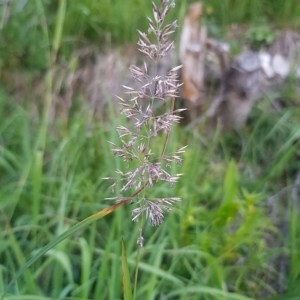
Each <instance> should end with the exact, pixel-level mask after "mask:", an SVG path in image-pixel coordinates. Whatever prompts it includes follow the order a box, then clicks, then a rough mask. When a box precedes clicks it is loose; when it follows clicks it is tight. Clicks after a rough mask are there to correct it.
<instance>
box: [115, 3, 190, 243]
mask: <svg viewBox="0 0 300 300" xmlns="http://www.w3.org/2000/svg"><path fill="white" fill-rule="evenodd" d="M174 6H175V2H174V1H172V0H161V1H160V5H159V6H158V5H156V4H155V3H154V2H152V10H153V17H152V18H150V17H149V18H148V21H149V29H148V31H147V32H141V31H138V33H139V40H138V43H137V45H138V49H139V51H140V52H142V53H143V54H144V55H145V61H144V63H143V65H142V66H136V65H131V66H130V68H129V72H130V74H131V76H132V78H133V80H134V82H135V84H134V85H135V87H131V86H123V87H124V91H125V95H126V96H127V97H124V98H122V97H118V99H119V102H120V106H121V113H122V114H123V115H124V116H125V118H126V120H127V123H126V125H124V126H123V125H122V126H118V127H117V128H116V130H117V133H118V136H119V142H117V143H116V144H114V143H112V145H113V153H114V155H115V156H117V157H120V158H121V159H122V160H123V161H125V162H126V165H127V167H128V169H127V170H118V171H117V172H116V177H117V178H118V180H116V181H115V183H114V185H113V186H117V185H118V186H120V192H121V194H123V193H128V192H132V193H133V195H134V197H131V196H130V197H129V198H130V200H131V203H132V204H133V205H134V208H133V210H132V220H133V221H139V220H141V219H142V217H143V216H144V217H145V218H146V219H147V220H148V221H149V223H150V224H151V225H153V226H157V225H159V224H161V223H162V222H163V220H164V214H165V212H168V211H170V210H171V208H172V205H173V204H174V203H175V202H177V201H179V200H180V199H179V198H178V197H168V198H152V197H150V196H149V195H150V194H151V193H150V192H151V189H153V188H155V185H156V184H159V183H163V184H169V185H171V186H173V185H174V184H175V183H176V182H177V180H178V179H179V177H180V175H181V174H172V172H171V166H172V165H173V164H174V163H176V164H181V162H182V158H181V156H182V153H183V152H184V148H185V147H182V148H181V149H178V150H177V151H175V152H172V153H168V152H167V144H168V140H169V135H170V132H171V130H172V128H173V127H174V125H175V124H177V123H179V122H180V117H179V116H178V113H179V112H180V111H181V110H175V108H174V107H175V105H174V104H175V99H176V98H177V97H178V90H179V87H180V85H181V83H180V82H179V80H178V70H179V69H180V68H181V66H176V67H174V68H172V69H171V70H169V71H168V72H167V74H164V75H158V74H151V72H150V71H149V69H150V63H151V64H152V65H151V67H152V69H154V70H157V69H158V68H157V67H158V64H159V63H160V61H161V59H163V58H164V57H165V56H166V55H168V54H169V52H170V51H171V50H172V49H173V48H174V42H173V41H170V40H169V37H170V36H171V35H172V33H174V31H175V29H176V27H177V22H176V21H175V22H172V23H169V24H165V17H166V15H167V14H168V12H169V11H170V9H171V8H173V7H174ZM157 102H158V103H161V102H162V103H165V104H166V105H165V107H167V110H166V111H164V112H163V113H156V110H155V108H154V107H155V106H156V103H157ZM162 136H163V142H161V140H162ZM159 143H160V144H161V147H157V146H158V145H159ZM141 240H142V237H141V236H140V237H139V241H141ZM139 243H140V244H142V243H141V242H139Z"/></svg>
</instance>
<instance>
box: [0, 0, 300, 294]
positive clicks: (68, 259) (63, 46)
mask: <svg viewBox="0 0 300 300" xmlns="http://www.w3.org/2000/svg"><path fill="white" fill-rule="evenodd" d="M133 2H134V4H135V5H133V4H132V3H133ZM78 3H79V4H78ZM266 3H267V1H251V5H250V1H229V0H227V1H225V0H224V1H221V2H220V1H217V0H214V1H211V2H209V4H208V5H211V7H212V9H213V14H212V16H211V17H210V18H213V19H214V20H215V21H214V22H215V23H216V24H217V25H218V26H220V27H222V26H225V25H226V24H228V23H231V22H236V21H238V22H255V19H256V18H259V17H260V16H262V14H263V13H266V14H264V16H265V17H266V18H269V19H270V20H274V19H278V22H279V23H280V22H283V23H284V22H286V21H287V20H289V21H290V22H291V23H293V22H294V20H295V16H296V15H297V13H298V12H297V11H298V6H295V4H294V2H293V1H285V2H284V5H282V7H281V9H280V10H277V8H278V5H279V3H280V1H273V2H272V3H273V5H272V6H271V5H266ZM57 4H59V5H58V6H57ZM65 4H66V7H65ZM148 4H149V3H146V1H138V0H136V1H115V2H114V3H111V1H100V2H97V1H81V2H78V1H63V0H60V1H53V2H50V1H39V0H36V1H25V2H24V5H25V6H24V7H23V8H22V9H23V10H22V14H21V13H20V11H18V10H17V8H18V7H17V2H14V3H13V6H15V7H14V9H13V10H12V13H11V16H10V19H9V22H8V23H7V24H6V25H5V26H4V28H3V30H2V33H3V34H2V35H1V39H2V40H3V43H2V45H9V46H7V47H8V48H6V49H5V48H4V46H1V47H2V48H1V49H0V51H1V53H3V55H4V56H2V54H1V67H3V68H4V69H6V70H10V69H13V68H19V67H21V68H27V69H29V70H32V68H37V69H39V70H41V69H43V70H46V71H48V73H47V74H48V75H47V76H46V77H45V78H46V79H45V80H46V85H45V86H46V89H45V91H44V93H43V95H44V99H33V98H32V97H30V95H29V96H28V95H27V96H26V97H25V96H24V99H23V102H22V104H20V103H18V102H17V101H16V100H15V99H13V97H12V96H10V95H9V94H8V92H7V89H6V87H5V86H1V88H0V119H1V122H0V226H1V228H2V230H1V232H0V296H2V294H3V293H4V292H5V295H3V297H4V299H6V300H9V299H11V300H12V299H18V300H22V299H28V300H29V299H30V300H34V299H74V300H75V299H122V298H123V295H124V292H123V288H122V284H123V286H124V287H126V289H124V290H126V297H127V299H130V290H131V288H130V283H129V282H131V284H132V285H134V282H135V276H136V270H135V268H136V264H137V261H138V274H137V275H138V276H137V277H136V278H137V284H136V286H135V287H134V288H133V290H134V289H135V288H136V290H135V293H136V299H147V300H148V299H153V300H154V299H182V300H183V299H190V300H194V299H195V300H199V299H200V300H202V299H203V300H206V299H208V300H210V299H217V300H219V299H220V300H226V299H228V300H231V299H241V300H243V299H244V300H246V299H266V298H267V297H270V299H277V300H278V299H285V300H289V299H290V300H291V299H297V295H298V294H299V287H298V283H299V280H300V279H299V278H300V269H299V265H298V263H297V262H298V261H299V255H300V252H299V249H300V240H299V236H300V226H299V224H300V223H299V221H298V220H299V205H298V204H297V201H296V200H295V199H297V198H295V195H294V194H293V193H295V189H296V188H297V187H296V186H295V185H294V183H295V178H296V176H297V174H298V172H299V169H300V161H299V140H300V139H299V137H300V125H299V122H298V120H299V116H300V111H299V107H297V106H295V107H293V106H291V105H290V104H289V103H288V105H286V107H285V108H283V109H282V110H280V111H279V112H276V111H273V110H272V108H271V105H270V102H268V101H267V100H266V99H265V101H263V102H262V104H261V105H259V106H257V107H256V108H255V109H254V111H253V112H252V115H251V118H250V121H249V124H248V126H247V127H246V128H244V129H243V130H241V131H240V132H231V133H227V134H221V133H218V132H216V133H215V134H214V135H213V136H210V137H208V136H206V134H205V132H204V131H203V132H202V131H198V130H197V128H194V129H193V131H191V130H189V131H188V130H187V129H185V128H181V127H178V128H176V130H175V131H174V133H173V134H172V136H171V137H170V148H174V149H177V148H179V147H182V146H183V145H189V146H188V149H187V151H186V153H185V159H184V163H183V166H182V167H175V166H174V168H178V170H176V171H178V172H179V173H183V174H184V176H183V177H182V178H181V180H180V182H179V183H178V184H177V185H176V186H175V187H174V193H175V194H176V196H179V197H181V198H182V202H181V203H179V204H178V205H176V206H175V209H174V211H173V212H171V213H170V214H169V215H168V216H167V217H166V220H165V222H164V223H163V224H162V225H161V226H159V227H158V228H153V227H146V228H145V232H144V237H145V247H144V248H143V249H142V250H141V251H140V252H139V250H138V247H137V245H136V240H137V237H138V226H137V224H135V223H133V222H132V221H131V215H130V210H131V206H130V204H128V205H126V206H124V207H121V208H118V209H117V210H116V211H115V212H113V213H112V214H109V215H107V216H106V217H105V218H98V219H97V221H95V220H96V218H95V219H93V220H94V221H93V222H92V221H91V222H89V223H85V224H86V225H82V226H80V224H79V226H78V225H76V224H78V222H79V221H81V220H83V219H85V218H86V217H88V216H90V215H92V214H94V213H96V212H98V211H100V210H102V209H104V208H106V207H108V206H110V205H111V204H112V203H111V202H110V201H108V200H105V198H106V197H111V196H114V194H113V193H112V192H111V190H110V188H109V183H108V182H107V181H106V180H103V179H102V178H104V177H107V176H112V175H113V174H114V171H115V170H116V169H121V168H122V162H121V161H119V160H117V159H115V158H114V157H113V156H112V153H111V150H110V146H109V144H108V142H107V141H108V140H109V141H115V140H116V139H117V137H116V132H115V131H114V130H113V128H115V127H116V126H117V125H119V123H120V122H124V120H123V121H121V120H119V119H118V117H117V116H116V115H115V114H114V113H113V112H112V111H113V110H111V113H110V114H108V116H106V119H105V121H104V120H99V119H93V118H91V112H90V111H89V108H88V106H87V104H85V103H80V104H79V105H78V106H77V107H76V109H74V110H72V112H71V114H70V118H69V120H68V122H64V121H63V120H61V119H60V116H59V115H57V116H56V119H54V121H52V122H50V120H51V106H52V104H53V103H52V101H53V96H54V94H53V93H56V91H53V87H52V79H53V78H52V76H53V74H52V73H51V70H52V68H54V67H55V64H56V63H57V55H60V56H59V57H60V58H61V57H68V53H71V52H72V51H73V50H74V49H73V46H71V44H72V43H71V42H70V41H75V37H76V43H75V44H76V46H78V45H81V43H83V41H84V42H88V43H90V42H91V41H92V43H94V42H95V43H98V42H99V43H101V42H102V41H103V40H105V39H108V40H109V39H110V38H111V39H112V41H118V42H125V41H132V40H135V39H136V33H135V32H136V28H137V27H138V28H140V29H143V26H144V25H145V23H144V22H145V20H146V19H145V17H144V15H145V14H147V12H148V11H149V8H150V5H148ZM186 5H187V1H181V2H180V3H179V2H178V4H177V12H176V13H175V14H174V15H175V16H176V14H178V15H179V16H180V19H181V20H182V17H183V15H184V11H185V8H186ZM233 5H234V8H235V9H232V7H233ZM65 8H66V10H65ZM221 8H222V9H221ZM137 10H138V11H139V12H141V13H139V14H138V15H137V13H136V11H137ZM228 11H232V13H231V14H228ZM142 12H143V13H142ZM133 15H134V16H136V18H133V17H132V16H133ZM174 15H173V17H174ZM34 16H35V17H34ZM112 16H114V17H112ZM74 19H75V20H76V22H74ZM279 23H278V24H279ZM24 24H27V25H28V26H24ZM124 24H126V25H128V26H124ZM20 27H22V28H23V31H22V34H21V33H20V34H17V35H14V34H15V33H16V32H18V30H19V29H20ZM75 33H76V35H75ZM12 36H13V37H14V39H12ZM24 36H26V37H28V39H25V38H24ZM8 41H12V43H11V44H8ZM33 45H35V47H33ZM36 49H39V51H37V50H36ZM16 53H17V54H18V55H17V56H15V55H14V54H16ZM25 54H26V55H25ZM23 57H26V58H25V60H23ZM290 88H291V90H292V88H293V87H290ZM287 94H289V93H288V91H287ZM292 96H293V95H292ZM41 103H42V104H41ZM40 106H41V109H40ZM32 107H35V108H36V110H37V111H39V110H41V112H42V113H37V112H35V111H32V109H31V108H32ZM175 173H176V172H175ZM298 189H299V188H298ZM169 190H170V187H169V186H160V187H159V188H157V189H154V190H153V194H154V195H156V196H157V195H167V194H168V192H169ZM298 197H299V192H298ZM270 199H276V201H275V200H274V201H271V203H272V205H270ZM87 224H88V225H87ZM74 226H75V227H74ZM76 226H77V227H76ZM283 229H284V231H283ZM71 233H72V234H71ZM122 240H123V241H124V244H125V245H126V255H125V251H124V249H125V247H124V245H123V244H122ZM58 242H59V243H58ZM54 244H55V246H54ZM47 245H48V246H47ZM44 246H46V247H48V248H49V249H50V250H49V251H47V252H46V253H45V254H44V255H40V253H42V252H41V251H44V250H43V249H46V248H43V247H44ZM280 259H282V260H284V262H285V265H286V271H285V273H280V272H281V271H280V269H279V268H278V264H279V262H280ZM28 261H29V262H30V265H29V264H27V265H26V262H27V263H28ZM31 262H32V263H31ZM24 266H28V267H26V268H24ZM122 266H123V269H122ZM22 268H23V269H22ZM127 269H128V272H127ZM20 270H21V272H20ZM122 274H123V275H122ZM16 275H20V276H18V278H17V279H16V278H15V276H16ZM281 276H284V278H283V283H282V285H283V286H282V287H281V289H282V290H283V293H282V294H281V295H280V294H279V293H278V282H279V281H280V280H281V279H282V278H281ZM15 279H16V280H15ZM129 279H130V280H129ZM12 280H13V281H12ZM9 283H11V284H10V285H9Z"/></svg>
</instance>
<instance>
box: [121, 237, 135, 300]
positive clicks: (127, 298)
mask: <svg viewBox="0 0 300 300" xmlns="http://www.w3.org/2000/svg"><path fill="white" fill-rule="evenodd" d="M122 285H123V294H124V300H133V297H132V288H131V283H130V274H129V269H128V264H127V256H126V249H125V244H124V241H123V240H122Z"/></svg>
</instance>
